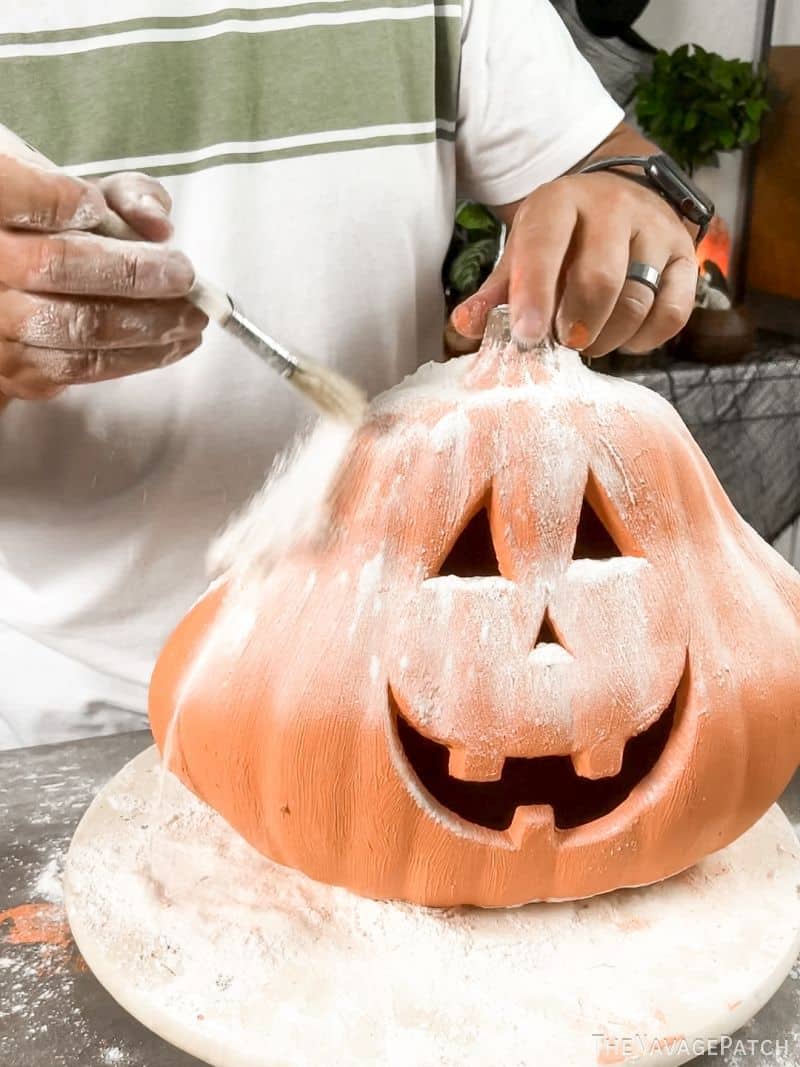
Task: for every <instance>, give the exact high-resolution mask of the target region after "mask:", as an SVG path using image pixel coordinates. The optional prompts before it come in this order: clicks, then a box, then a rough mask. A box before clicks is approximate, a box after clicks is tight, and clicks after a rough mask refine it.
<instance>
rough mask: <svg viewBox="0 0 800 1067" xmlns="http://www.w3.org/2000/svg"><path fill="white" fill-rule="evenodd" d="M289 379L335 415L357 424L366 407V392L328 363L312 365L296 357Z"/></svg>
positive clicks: (328, 413) (321, 406)
mask: <svg viewBox="0 0 800 1067" xmlns="http://www.w3.org/2000/svg"><path fill="white" fill-rule="evenodd" d="M289 381H290V382H291V383H292V385H296V386H297V388H298V389H299V390H300V391H301V392H303V393H305V394H306V396H307V397H308V398H309V399H310V400H313V401H314V403H315V404H316V405H317V407H318V408H319V409H320V410H321V411H324V412H325V413H326V414H327V415H331V416H332V417H333V418H335V419H341V420H343V421H344V422H349V423H352V424H353V425H357V424H358V423H359V422H361V420H362V418H363V417H364V412H365V411H366V410H367V396H366V393H364V392H363V391H362V390H361V389H359V388H358V386H357V385H354V383H353V382H351V381H350V380H349V379H347V378H344V377H343V376H342V375H341V374H339V373H338V372H337V371H335V370H332V369H331V368H330V367H323V366H319V365H317V364H315V365H314V366H313V367H312V366H309V365H308V364H307V363H305V362H302V363H301V362H299V361H298V364H297V370H296V371H295V372H294V374H293V375H292V376H291V378H289Z"/></svg>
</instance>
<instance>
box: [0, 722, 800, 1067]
mask: <svg viewBox="0 0 800 1067" xmlns="http://www.w3.org/2000/svg"><path fill="white" fill-rule="evenodd" d="M150 743H151V738H150V735H149V734H148V733H145V732H141V733H133V734H120V735H117V736H115V737H103V738H93V739H90V740H87V741H76V742H71V743H69V744H63V745H48V746H44V747H42V748H35V749H14V750H11V751H8V752H0V1065H2V1067H6V1065H7V1067H190V1065H197V1064H198V1063H199V1061H198V1060H195V1059H194V1058H193V1057H191V1056H186V1055H184V1054H183V1053H181V1052H178V1051H177V1050H176V1049H174V1048H172V1047H171V1046H170V1045H167V1044H166V1043H165V1042H163V1041H162V1040H161V1039H160V1038H158V1037H156V1036H155V1035H154V1034H152V1033H150V1031H148V1030H146V1029H145V1028H144V1027H142V1026H140V1025H139V1024H138V1023H137V1022H136V1021H135V1020H134V1019H133V1018H131V1016H129V1015H128V1014H127V1013H126V1012H125V1011H123V1009H122V1008H120V1007H119V1006H118V1005H117V1004H116V1003H115V1002H114V1001H113V1000H112V998H111V997H110V996H109V995H108V994H107V993H106V992H105V990H104V989H103V988H102V987H101V986H100V985H99V984H98V983H97V982H96V981H95V979H94V977H93V976H92V975H91V973H90V972H89V971H88V970H87V969H86V966H85V964H84V963H83V961H82V959H81V957H80V954H79V953H78V950H77V949H76V948H75V945H74V944H73V942H72V939H71V938H70V936H69V930H68V927H67V925H66V917H65V916H64V912H63V908H62V905H61V893H60V874H61V870H62V866H63V861H64V856H65V854H66V851H67V847H68V845H69V842H70V839H71V837H72V833H73V831H74V829H75V827H76V825H77V823H78V820H79V819H80V817H81V815H82V814H83V812H84V810H85V809H86V807H87V806H88V804H89V802H90V800H91V799H92V797H93V796H94V795H95V793H96V792H97V791H98V789H100V788H101V786H102V785H103V784H104V783H105V782H106V781H108V779H109V778H111V777H112V776H113V775H114V774H115V773H116V772H117V771H118V770H119V769H120V768H121V767H122V766H123V765H124V764H125V763H127V761H128V760H130V759H131V758H132V757H133V756H135V755H136V754H137V753H138V752H141V751H142V750H143V749H144V748H146V747H147V746H148V745H149V744H150ZM781 802H782V804H783V807H784V809H785V810H786V812H787V813H788V815H789V817H790V818H791V819H792V822H793V823H794V826H795V828H796V829H797V828H798V827H800V774H798V775H796V776H795V779H794V781H793V782H792V784H791V786H790V787H789V789H788V790H787V791H786V793H785V794H784V796H783V798H782V801H781ZM799 888H800V887H799ZM737 1037H738V1038H740V1039H741V1041H743V1042H745V1043H746V1050H747V1051H746V1053H745V1054H744V1055H743V1054H742V1050H741V1048H740V1049H739V1050H738V1051H737V1050H736V1049H735V1048H734V1049H732V1050H731V1051H730V1052H729V1053H728V1054H726V1055H718V1056H706V1057H703V1058H701V1059H699V1060H695V1061H694V1062H695V1063H696V1064H697V1065H698V1067H701V1065H702V1067H715V1065H716V1067H794V1065H799V1064H800V965H798V966H797V967H795V969H794V970H793V971H792V974H791V975H790V976H789V978H787V979H786V981H785V982H784V984H783V986H782V987H781V989H780V990H779V991H778V993H777V994H776V995H775V997H773V999H772V1000H771V1001H770V1003H769V1004H768V1005H767V1006H766V1007H765V1008H764V1009H763V1010H762V1011H761V1012H760V1013H759V1014H758V1015H757V1016H756V1018H755V1019H754V1020H752V1021H751V1022H750V1023H749V1024H748V1025H747V1026H746V1027H744V1029H743V1030H741V1031H740V1032H739V1034H738V1035H737ZM762 1041H765V1042H773V1043H777V1042H785V1043H786V1049H787V1051H786V1052H785V1053H783V1052H781V1053H780V1054H779V1055H776V1054H775V1053H774V1052H773V1051H771V1046H765V1051H763V1052H762V1051H760V1050H759V1046H760V1043H761V1042H762ZM750 1042H754V1044H753V1045H751V1044H750ZM751 1049H754V1050H755V1051H751ZM323 1065H324V1067H327V1061H326V1059H325V1054H324V1050H321V1052H320V1064H319V1067H323ZM308 1067H315V1065H313V1064H309V1065H308ZM365 1067H367V1065H365ZM369 1067H373V1065H369ZM376 1067H377V1065H376ZM410 1067H412V1065H410ZM413 1067H423V1065H420V1064H415V1065H413ZM424 1067H433V1065H424ZM536 1067H555V1065H550V1064H546V1063H544V1062H539V1063H537V1064H536Z"/></svg>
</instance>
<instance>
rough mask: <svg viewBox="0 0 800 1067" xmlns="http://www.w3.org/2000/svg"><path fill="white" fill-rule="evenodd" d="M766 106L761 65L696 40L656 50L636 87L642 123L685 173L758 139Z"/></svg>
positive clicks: (716, 163) (764, 76)
mask: <svg viewBox="0 0 800 1067" xmlns="http://www.w3.org/2000/svg"><path fill="white" fill-rule="evenodd" d="M769 107H770V104H769V99H768V93H767V80H766V73H765V71H764V70H763V68H759V67H753V66H752V65H751V64H750V63H747V62H745V61H744V60H741V59H725V58H723V56H720V55H718V54H717V53H716V52H707V51H706V50H705V49H704V48H701V47H700V45H697V44H695V45H688V44H684V45H681V46H680V48H676V49H675V51H674V52H664V51H661V52H658V53H657V54H656V55H655V57H654V59H653V68H652V71H651V72H650V73H649V74H645V75H642V76H641V77H640V78H639V81H638V83H637V88H636V117H637V119H638V120H639V124H640V125H641V127H642V129H643V130H644V132H645V133H646V134H648V136H650V137H652V139H653V140H654V141H656V142H657V143H658V144H659V145H660V146H661V147H662V148H663V149H664V151H665V152H668V153H669V154H670V155H671V156H673V157H674V158H675V159H676V160H677V161H678V163H679V164H680V165H681V166H682V167H684V168H685V169H686V170H687V171H688V172H689V173H690V174H691V173H692V172H693V171H694V170H695V169H696V168H697V167H700V166H705V165H709V164H710V165H712V166H718V165H719V156H718V154H719V153H720V152H732V151H734V150H735V149H737V148H741V147H742V146H744V145H748V144H753V143H754V142H755V141H757V140H758V138H759V136H760V133H761V121H762V119H763V117H764V115H765V114H766V112H767V111H768V110H769Z"/></svg>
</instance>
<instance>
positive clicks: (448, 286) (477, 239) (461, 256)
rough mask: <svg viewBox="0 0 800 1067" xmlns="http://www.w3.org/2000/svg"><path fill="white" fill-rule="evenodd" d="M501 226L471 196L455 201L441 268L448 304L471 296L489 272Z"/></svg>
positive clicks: (495, 255) (497, 245)
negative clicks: (446, 250)
mask: <svg viewBox="0 0 800 1067" xmlns="http://www.w3.org/2000/svg"><path fill="white" fill-rule="evenodd" d="M502 228H503V227H502V224H501V223H500V221H499V219H497V218H495V216H494V215H493V214H492V213H491V211H489V209H488V208H486V207H484V206H483V204H476V203H474V202H473V201H472V200H464V201H462V202H461V203H460V204H458V206H457V208H456V219H455V228H454V230H453V239H452V241H451V242H450V248H449V250H448V253H447V258H446V259H445V263H444V271H443V277H444V286H445V293H446V295H447V303H448V307H449V308H451V309H452V308H453V307H455V305H456V304H458V303H460V302H461V301H462V300H464V299H466V297H468V296H471V295H472V293H474V292H475V291H476V289H479V288H480V287H481V285H482V284H483V282H484V279H485V278H487V277H488V276H489V274H490V273H491V271H492V267H493V266H494V262H495V259H496V258H497V253H498V250H499V248H500V234H501V232H502Z"/></svg>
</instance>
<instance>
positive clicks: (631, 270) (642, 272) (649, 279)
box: [626, 260, 661, 294]
mask: <svg viewBox="0 0 800 1067" xmlns="http://www.w3.org/2000/svg"><path fill="white" fill-rule="evenodd" d="M626 277H627V278H630V280H631V281H632V282H640V283H641V284H642V285H646V286H647V288H648V289H651V290H652V291H653V293H655V294H657V293H658V290H659V287H660V285H661V271H660V270H657V269H656V268H655V267H652V266H650V264H649V263H639V261H638V260H633V261H632V262H631V265H630V266H629V267H628V273H627V275H626Z"/></svg>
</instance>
